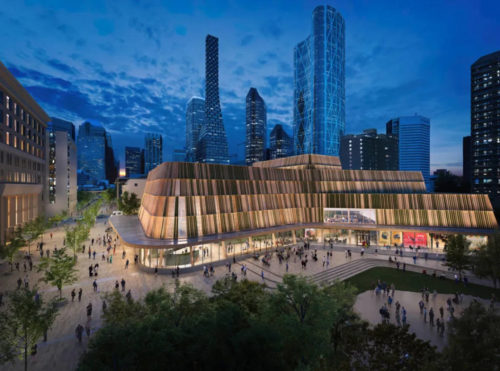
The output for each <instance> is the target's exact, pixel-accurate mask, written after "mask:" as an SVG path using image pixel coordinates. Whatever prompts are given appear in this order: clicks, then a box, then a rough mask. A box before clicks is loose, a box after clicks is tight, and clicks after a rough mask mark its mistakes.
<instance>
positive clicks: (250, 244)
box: [248, 236, 253, 251]
mask: <svg viewBox="0 0 500 371" xmlns="http://www.w3.org/2000/svg"><path fill="white" fill-rule="evenodd" d="M248 250H249V251H253V240H252V236H249V237H248Z"/></svg>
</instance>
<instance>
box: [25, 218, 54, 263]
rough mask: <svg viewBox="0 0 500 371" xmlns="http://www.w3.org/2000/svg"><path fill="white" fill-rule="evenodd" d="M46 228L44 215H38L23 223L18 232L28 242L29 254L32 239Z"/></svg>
mask: <svg viewBox="0 0 500 371" xmlns="http://www.w3.org/2000/svg"><path fill="white" fill-rule="evenodd" d="M46 229H47V222H46V220H45V217H43V216H38V217H37V218H35V219H33V220H31V221H29V222H27V223H26V224H25V225H23V226H22V227H21V228H20V230H19V232H20V234H21V235H22V237H23V239H24V240H25V241H26V242H27V243H28V253H29V254H31V250H30V246H31V243H32V242H33V241H35V240H36V239H37V238H39V237H40V236H41V235H43V233H44V232H45V230H46Z"/></svg>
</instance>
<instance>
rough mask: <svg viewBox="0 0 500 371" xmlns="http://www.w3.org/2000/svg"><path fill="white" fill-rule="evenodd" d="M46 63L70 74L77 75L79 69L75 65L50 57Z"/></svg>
mask: <svg viewBox="0 0 500 371" xmlns="http://www.w3.org/2000/svg"><path fill="white" fill-rule="evenodd" d="M46 63H47V65H49V66H50V67H52V68H54V69H56V70H58V71H61V72H64V73H67V74H69V75H75V74H76V73H77V71H76V70H75V69H74V68H73V67H70V66H68V65H67V64H65V63H63V62H61V61H60V60H58V59H49V60H48V61H47V62H46Z"/></svg>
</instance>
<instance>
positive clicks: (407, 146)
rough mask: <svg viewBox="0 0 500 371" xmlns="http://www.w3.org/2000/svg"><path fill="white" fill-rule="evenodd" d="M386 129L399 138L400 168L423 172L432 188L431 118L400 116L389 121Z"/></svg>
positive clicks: (388, 132) (428, 187)
mask: <svg viewBox="0 0 500 371" xmlns="http://www.w3.org/2000/svg"><path fill="white" fill-rule="evenodd" d="M386 131H387V135H392V136H394V137H395V138H397V140H398V152H399V159H398V162H399V170H407V171H420V172H422V176H423V177H424V181H425V184H426V185H427V189H428V190H430V189H431V184H430V178H429V177H430V162H431V155H430V150H431V143H430V140H431V120H430V119H428V118H426V117H423V116H419V115H414V116H403V117H398V118H394V119H392V120H390V121H388V122H387V124H386Z"/></svg>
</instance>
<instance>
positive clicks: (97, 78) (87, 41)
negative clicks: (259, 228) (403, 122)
mask: <svg viewBox="0 0 500 371" xmlns="http://www.w3.org/2000/svg"><path fill="white" fill-rule="evenodd" d="M327 3H328V4H329V5H332V6H333V7H335V8H337V9H338V10H339V11H340V12H341V13H342V15H343V16H344V18H345V21H346V71H347V73H346V131H347V132H348V133H358V132H360V131H362V130H363V129H365V128H371V127H375V128H377V129H379V130H380V131H384V130H385V122H387V120H389V119H390V118H392V117H397V116H400V115H411V114H414V113H419V114H422V115H424V116H427V117H430V119H431V127H432V129H431V138H432V139H431V166H432V168H440V167H446V168H449V169H452V170H455V171H456V172H461V162H462V147H461V143H462V136H464V135H467V134H468V133H469V131H470V107H469V106H470V102H469V100H470V93H469V86H470V81H469V80H470V74H469V71H470V65H471V64H472V63H473V62H474V61H475V60H476V59H477V58H479V57H480V56H481V55H484V54H488V53H491V52H493V51H496V50H499V49H500V17H499V16H498V15H499V14H500V1H496V0H491V1H465V0H456V1H396V0H394V1H383V0H378V1H373V0H371V1H370V0H366V1H357V0H356V1H352V0H349V1H348V0H341V1H330V2H327ZM318 4H324V2H317V1H290V0H288V1H265V0H264V1H261V0H256V1H231V0H216V1H185V0H183V1H143V0H140V1H139V0H135V1H134V0H120V1H107V2H106V1H97V0H85V1H74V0H43V1H42V0H40V1H39V0H25V1H24V2H23V1H15V2H10V3H9V6H4V7H1V8H0V22H1V24H2V32H1V33H0V42H1V45H2V47H1V48H0V60H2V62H3V63H4V64H6V65H7V66H8V67H9V68H10V69H11V71H12V72H13V73H14V75H15V76H16V77H18V78H19V80H20V81H21V83H22V84H23V85H24V86H25V87H27V89H28V90H29V91H30V92H31V94H32V95H33V96H34V97H35V98H36V99H37V100H38V102H39V103H40V104H41V106H42V107H43V108H44V109H45V110H46V111H47V113H49V114H50V115H51V116H56V117H60V118H63V119H69V120H72V121H73V122H74V123H75V124H76V125H79V124H80V123H81V122H82V121H83V120H85V119H87V118H89V119H95V120H99V121H100V122H102V124H103V125H104V127H105V128H106V129H107V130H108V131H110V132H111V135H112V138H113V145H114V147H115V151H116V154H117V155H118V156H119V158H120V159H123V157H124V147H125V146H126V145H139V146H142V145H143V133H144V132H145V131H153V132H161V133H162V134H163V135H164V143H165V145H164V147H165V149H164V159H165V160H169V159H170V158H171V157H170V156H171V153H172V150H173V148H179V147H182V146H183V145H184V141H185V106H186V103H187V101H188V99H189V98H190V97H191V96H193V95H201V96H203V94H204V89H203V87H204V77H203V74H204V40H205V36H206V34H207V33H210V34H213V35H215V36H218V37H219V49H220V50H219V53H220V54H219V60H220V66H219V68H220V69H219V74H220V93H221V94H220V95H221V103H222V113H223V118H224V124H225V127H226V131H227V133H228V139H229V147H230V153H234V154H238V155H239V157H240V158H242V156H243V142H244V136H245V96H246V94H247V92H248V89H249V88H250V87H251V86H253V87H256V88H257V89H258V90H259V93H260V95H261V96H262V97H263V98H264V100H265V101H266V104H267V108H268V130H269V131H270V130H271V129H272V127H273V126H274V125H275V124H277V123H281V124H284V125H285V127H286V128H287V130H288V132H289V133H291V132H292V129H291V128H292V126H291V125H292V107H293V101H292V97H293V47H294V46H295V44H296V43H298V42H300V41H302V40H303V39H304V38H305V37H306V36H307V35H308V34H309V33H310V28H311V12H312V10H313V8H314V7H315V6H316V5H318ZM122 166H123V165H122Z"/></svg>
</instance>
